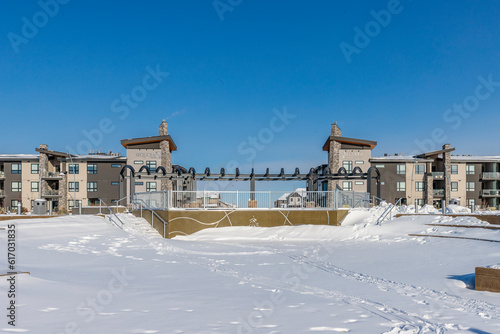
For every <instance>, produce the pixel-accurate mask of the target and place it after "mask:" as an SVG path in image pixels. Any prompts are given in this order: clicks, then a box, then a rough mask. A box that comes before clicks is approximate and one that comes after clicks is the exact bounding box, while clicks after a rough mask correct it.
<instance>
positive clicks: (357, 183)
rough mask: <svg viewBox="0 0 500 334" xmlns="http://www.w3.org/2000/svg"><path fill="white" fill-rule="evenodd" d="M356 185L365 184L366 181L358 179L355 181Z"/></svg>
mask: <svg viewBox="0 0 500 334" xmlns="http://www.w3.org/2000/svg"><path fill="white" fill-rule="evenodd" d="M354 184H355V185H358V186H362V185H363V184H365V181H356V182H354Z"/></svg>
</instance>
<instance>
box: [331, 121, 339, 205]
mask: <svg viewBox="0 0 500 334" xmlns="http://www.w3.org/2000/svg"><path fill="white" fill-rule="evenodd" d="M330 136H335V137H340V136H342V131H341V130H340V128H339V127H338V126H337V122H334V123H333V124H332V128H331V132H330ZM328 168H329V169H330V173H332V174H336V173H337V172H338V171H339V168H340V143H339V142H338V141H336V140H332V139H330V149H329V150H328ZM338 184H339V181H338V180H329V181H328V191H335V190H336V189H337V185H338ZM328 206H329V207H330V208H332V207H334V196H333V194H332V193H330V194H329V195H328Z"/></svg>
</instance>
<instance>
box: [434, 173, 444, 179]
mask: <svg viewBox="0 0 500 334" xmlns="http://www.w3.org/2000/svg"><path fill="white" fill-rule="evenodd" d="M432 177H433V178H435V179H443V178H444V172H432Z"/></svg>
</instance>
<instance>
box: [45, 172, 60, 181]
mask: <svg viewBox="0 0 500 334" xmlns="http://www.w3.org/2000/svg"><path fill="white" fill-rule="evenodd" d="M60 174H61V173H56V172H46V173H43V175H42V179H43V180H62V176H61V175H60Z"/></svg>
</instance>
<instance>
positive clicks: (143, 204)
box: [132, 199, 168, 238]
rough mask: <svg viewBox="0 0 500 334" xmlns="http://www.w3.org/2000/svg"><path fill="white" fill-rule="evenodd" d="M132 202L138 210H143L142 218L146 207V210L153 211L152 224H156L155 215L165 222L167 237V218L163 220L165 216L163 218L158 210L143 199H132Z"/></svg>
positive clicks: (164, 229)
mask: <svg viewBox="0 0 500 334" xmlns="http://www.w3.org/2000/svg"><path fill="white" fill-rule="evenodd" d="M132 204H133V205H134V207H135V208H136V210H140V211H141V218H142V211H143V209H146V210H149V211H151V226H154V225H153V223H154V217H155V216H156V218H157V219H158V220H159V221H161V222H162V223H163V237H164V238H165V235H166V233H167V224H168V223H167V222H166V221H165V220H163V218H161V217H160V216H159V215H158V214H157V213H156V212H155V209H153V208H151V207H150V206H149V205H148V204H147V203H146V202H144V201H143V200H142V199H133V200H132Z"/></svg>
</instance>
